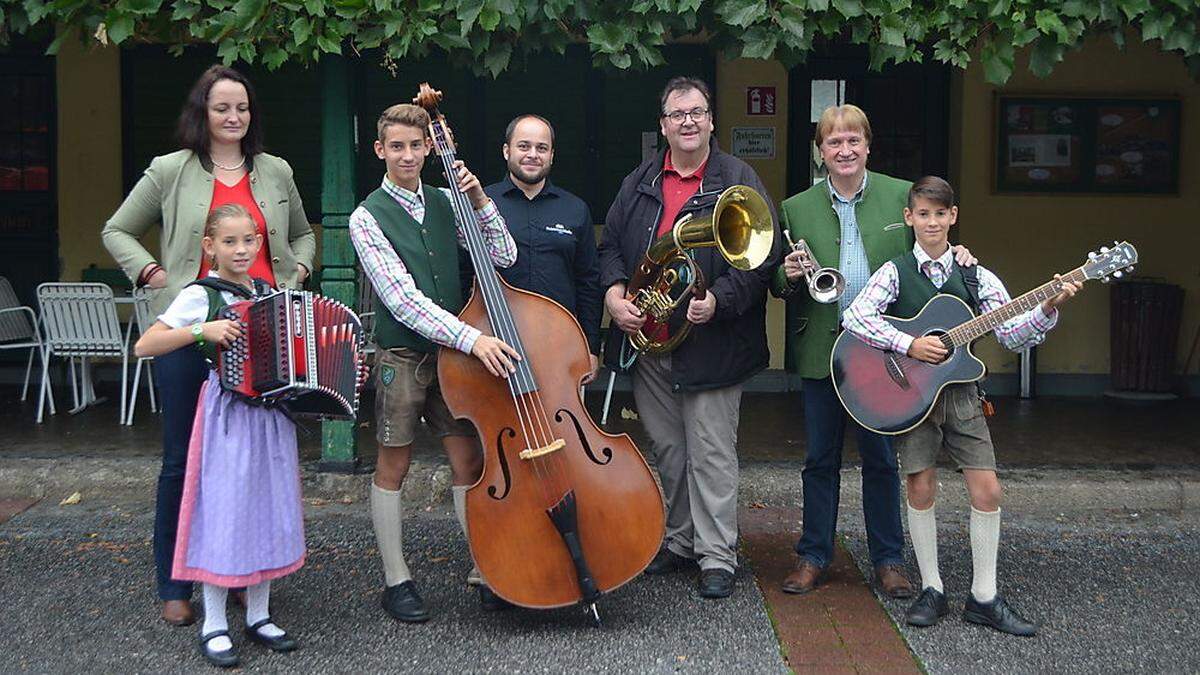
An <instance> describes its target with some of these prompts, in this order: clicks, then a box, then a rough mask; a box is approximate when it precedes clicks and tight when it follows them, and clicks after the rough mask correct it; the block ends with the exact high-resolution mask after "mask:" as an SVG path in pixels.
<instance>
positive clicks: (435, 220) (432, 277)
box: [362, 188, 463, 352]
mask: <svg viewBox="0 0 1200 675" xmlns="http://www.w3.org/2000/svg"><path fill="white" fill-rule="evenodd" d="M423 191H424V197H425V222H424V223H418V222H417V221H415V220H413V217H412V216H410V215H408V211H406V210H404V207H403V206H401V205H400V203H399V202H397V201H396V198H395V197H393V196H391V195H390V194H388V193H387V192H386V191H384V189H383V188H379V189H377V190H375V191H374V192H372V193H371V194H369V195H367V198H366V199H364V200H363V202H362V205H363V207H364V208H366V209H367V211H369V212H370V213H371V216H372V217H374V218H375V222H376V223H378V224H379V229H380V230H381V231H382V232H383V234H384V236H386V237H387V238H388V241H389V242H391V244H392V248H394V249H395V250H396V254H397V255H399V256H400V260H402V261H403V262H404V266H405V267H406V268H408V273H409V274H411V275H412V277H413V280H414V281H415V282H416V284H417V288H418V289H419V290H420V291H421V292H422V293H424V294H425V295H427V296H428V297H429V298H430V299H431V300H433V301H434V302H436V303H437V304H438V306H439V307H441V308H442V309H444V310H446V311H447V312H450V313H451V314H458V312H459V310H461V309H462V306H463V299H462V287H461V286H460V285H459V278H458V239H457V235H456V229H455V224H454V211H453V210H451V208H450V200H449V199H447V198H446V195H444V194H442V191H441V190H438V189H435V188H423ZM375 342H376V343H377V344H378V345H379V346H380V347H382V348H384V349H392V348H394V347H408V348H409V349H415V350H417V351H420V352H433V351H436V350H437V345H435V344H434V343H432V342H430V341H429V340H427V339H425V338H424V337H422V336H421V335H419V334H418V333H417V332H416V331H414V330H413V329H411V328H409V327H408V326H405V325H404V324H402V323H400V322H399V321H398V320H397V319H396V317H395V316H392V313H391V312H389V311H387V308H384V307H381V308H380V311H379V312H377V313H376V314H375Z"/></svg>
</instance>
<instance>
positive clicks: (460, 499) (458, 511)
mask: <svg viewBox="0 0 1200 675" xmlns="http://www.w3.org/2000/svg"><path fill="white" fill-rule="evenodd" d="M470 487H471V486H469V485H451V486H450V491H451V492H452V493H453V494H454V515H455V516H457V517H458V525H459V527H461V528H462V533H463V536H464V537H466V539H467V553H468V554H469V553H470V545H471V535H470V534H468V533H467V490H469V489H470ZM467 584H468V585H470V586H479V585H482V584H483V575H481V574H480V573H479V567H478V566H476V565H475V561H474V559H472V561H471V571H470V572H468V573H467Z"/></svg>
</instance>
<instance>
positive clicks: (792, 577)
mask: <svg viewBox="0 0 1200 675" xmlns="http://www.w3.org/2000/svg"><path fill="white" fill-rule="evenodd" d="M824 578H825V570H823V569H821V568H820V567H817V566H816V565H815V564H813V562H812V561H810V560H808V559H806V558H805V559H801V560H800V562H798V563H796V569H794V570H792V573H791V574H789V575H787V578H786V579H784V580H783V592H784V593H792V594H794V595H803V594H804V593H808V592H809V591H811V590H813V589H814V588H816V587H817V584H819V583H820V582H821V581H823V580H824Z"/></svg>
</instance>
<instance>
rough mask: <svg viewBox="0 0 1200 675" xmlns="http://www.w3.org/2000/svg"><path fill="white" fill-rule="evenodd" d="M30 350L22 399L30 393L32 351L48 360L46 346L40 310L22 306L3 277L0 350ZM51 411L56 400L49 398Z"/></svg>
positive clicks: (0, 290) (0, 297)
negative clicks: (40, 324)
mask: <svg viewBox="0 0 1200 675" xmlns="http://www.w3.org/2000/svg"><path fill="white" fill-rule="evenodd" d="M4 349H28V350H29V358H28V359H27V360H26V362H25V383H24V384H23V385H22V386H21V400H22V401H24V400H25V399H26V398H27V397H28V394H29V375H30V374H31V373H32V372H33V353H34V352H35V351H36V352H37V353H38V356H39V358H41V359H42V361H43V362H44V361H45V360H46V353H45V345H44V343H43V342H42V333H41V331H40V330H38V318H37V313H36V312H34V311H33V308H32V307H29V306H27V305H22V304H21V301H20V300H18V299H17V294H16V293H15V292H14V291H13V287H12V284H11V283H9V281H8V279H6V278H4V277H0V350H4ZM50 408H51V413H53V410H54V399H53V397H51V399H50Z"/></svg>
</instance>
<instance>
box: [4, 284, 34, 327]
mask: <svg viewBox="0 0 1200 675" xmlns="http://www.w3.org/2000/svg"><path fill="white" fill-rule="evenodd" d="M21 306H22V305H21V301H20V300H18V299H17V294H16V292H15V291H13V287H12V284H11V283H9V281H8V279H6V278H5V277H0V309H15V308H17V307H21ZM36 335H37V334H36V332H35V331H34V326H33V322H32V321H31V320H30V318H29V314H28V313H27V312H0V343H5V342H16V341H18V340H20V341H27V340H33V339H34V338H35V336H36Z"/></svg>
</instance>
